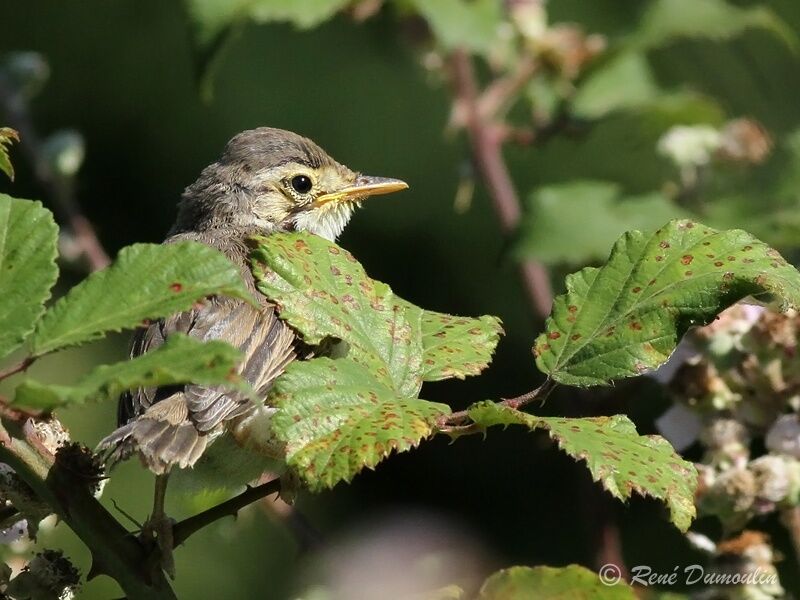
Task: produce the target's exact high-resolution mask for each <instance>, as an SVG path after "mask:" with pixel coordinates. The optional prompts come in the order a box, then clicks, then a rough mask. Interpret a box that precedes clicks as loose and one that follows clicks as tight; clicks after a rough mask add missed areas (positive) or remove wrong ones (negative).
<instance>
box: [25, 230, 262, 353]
mask: <svg viewBox="0 0 800 600" xmlns="http://www.w3.org/2000/svg"><path fill="white" fill-rule="evenodd" d="M217 294H218V295H226V296H234V297H238V298H242V299H245V300H251V296H250V294H249V293H248V292H247V289H246V288H245V286H244V282H243V281H242V278H241V275H240V272H239V269H238V268H237V267H236V266H235V265H234V264H233V263H231V262H230V261H229V260H228V259H227V258H226V257H225V256H224V255H223V254H222V253H221V252H219V251H217V250H215V249H213V248H209V247H208V246H205V245H203V244H200V243H198V242H178V243H175V244H164V245H156V244H135V245H133V246H128V247H127V248H123V249H122V250H121V251H120V253H119V256H118V257H117V260H116V261H114V263H113V264H112V265H111V266H110V267H108V268H107V269H104V270H102V271H98V272H96V273H92V274H91V275H89V277H87V278H86V279H85V280H84V281H83V282H81V283H80V284H78V285H76V286H75V287H74V288H72V289H71V290H70V291H69V293H67V294H66V295H65V296H64V297H62V298H60V299H59V300H58V301H57V302H56V303H55V304H54V305H53V306H52V307H50V309H48V311H47V312H46V313H45V315H44V317H43V318H42V320H41V321H39V324H38V326H37V328H36V332H35V333H34V336H33V340H32V350H33V353H34V354H35V355H36V356H41V355H42V354H46V353H48V352H52V351H53V350H57V349H59V348H65V347H67V346H74V345H76V344H82V343H85V342H89V341H92V340H95V339H98V338H100V337H102V336H103V335H104V334H105V333H106V332H110V331H120V330H122V329H128V328H133V327H137V326H138V325H140V324H141V323H142V321H144V320H146V319H157V318H160V317H164V316H167V315H170V314H172V313H175V312H178V311H181V310H186V309H188V308H190V307H191V306H192V304H193V303H195V302H197V301H198V300H201V299H203V298H205V297H206V296H211V295H217Z"/></svg>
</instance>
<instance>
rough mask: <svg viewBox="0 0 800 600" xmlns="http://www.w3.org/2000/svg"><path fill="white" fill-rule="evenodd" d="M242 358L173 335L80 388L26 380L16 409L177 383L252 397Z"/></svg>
mask: <svg viewBox="0 0 800 600" xmlns="http://www.w3.org/2000/svg"><path fill="white" fill-rule="evenodd" d="M240 358H241V355H240V352H239V351H238V350H237V349H236V348H234V347H233V346H231V345H230V344H227V343H225V342H220V341H211V342H205V343H204V342H201V341H200V340H196V339H194V338H191V337H188V336H185V335H182V334H173V335H170V336H169V338H168V339H167V340H166V342H165V343H164V344H163V345H162V346H160V347H158V348H157V349H155V350H151V351H150V352H146V353H145V354H142V355H141V356H138V357H136V358H132V359H130V360H125V361H122V362H118V363H114V364H111V365H101V366H99V367H97V368H96V369H94V370H93V371H91V372H90V373H89V374H87V375H86V376H84V377H82V378H81V379H80V380H79V381H78V383H76V384H75V385H71V386H69V385H51V384H44V383H40V382H38V381H34V380H26V381H24V382H22V384H20V385H19V387H17V390H16V395H15V397H14V402H13V403H14V405H17V406H25V407H27V408H32V409H36V410H52V409H54V408H58V407H60V406H66V405H71V404H82V403H84V402H86V401H87V400H94V401H103V400H109V399H113V398H116V397H118V396H119V395H120V393H122V392H124V391H125V390H131V389H135V388H139V387H157V386H163V385H173V384H178V383H197V384H201V385H225V386H228V387H234V388H237V389H239V390H241V391H245V392H247V391H249V388H248V387H247V386H246V385H245V384H244V382H243V380H242V379H241V377H239V376H238V375H237V374H236V365H237V363H238V361H239V359H240Z"/></svg>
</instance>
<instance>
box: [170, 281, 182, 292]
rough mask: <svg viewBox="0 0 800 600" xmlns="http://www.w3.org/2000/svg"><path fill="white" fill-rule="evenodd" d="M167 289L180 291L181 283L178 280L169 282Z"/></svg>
mask: <svg viewBox="0 0 800 600" xmlns="http://www.w3.org/2000/svg"><path fill="white" fill-rule="evenodd" d="M169 289H171V290H172V291H173V292H180V291H181V290H182V289H183V284H182V283H180V282H179V281H175V282H173V283H171V284H169Z"/></svg>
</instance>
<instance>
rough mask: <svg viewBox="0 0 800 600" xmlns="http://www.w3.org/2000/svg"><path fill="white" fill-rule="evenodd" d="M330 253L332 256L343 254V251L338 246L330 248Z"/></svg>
mask: <svg viewBox="0 0 800 600" xmlns="http://www.w3.org/2000/svg"><path fill="white" fill-rule="evenodd" d="M328 252H330V253H331V254H341V251H340V250H339V249H338V248H337V247H336V246H330V247H329V248H328Z"/></svg>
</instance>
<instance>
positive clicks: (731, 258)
mask: <svg viewBox="0 0 800 600" xmlns="http://www.w3.org/2000/svg"><path fill="white" fill-rule="evenodd" d="M735 260H736V257H735V256H729V257H728V262H733V261H735Z"/></svg>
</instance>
